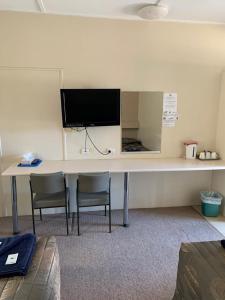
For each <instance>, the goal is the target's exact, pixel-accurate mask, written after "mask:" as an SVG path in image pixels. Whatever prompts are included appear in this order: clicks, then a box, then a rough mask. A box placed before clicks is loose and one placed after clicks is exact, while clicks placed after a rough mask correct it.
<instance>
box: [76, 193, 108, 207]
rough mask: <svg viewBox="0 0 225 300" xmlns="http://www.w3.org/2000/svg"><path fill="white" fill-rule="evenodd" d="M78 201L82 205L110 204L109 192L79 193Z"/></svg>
mask: <svg viewBox="0 0 225 300" xmlns="http://www.w3.org/2000/svg"><path fill="white" fill-rule="evenodd" d="M78 202H79V206H80V207H85V206H98V205H99V206H100V205H108V204H109V194H108V193H78Z"/></svg>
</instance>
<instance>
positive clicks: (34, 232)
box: [32, 207, 36, 235]
mask: <svg viewBox="0 0 225 300" xmlns="http://www.w3.org/2000/svg"><path fill="white" fill-rule="evenodd" d="M32 223H33V234H34V235H36V230H35V220H34V209H33V207H32Z"/></svg>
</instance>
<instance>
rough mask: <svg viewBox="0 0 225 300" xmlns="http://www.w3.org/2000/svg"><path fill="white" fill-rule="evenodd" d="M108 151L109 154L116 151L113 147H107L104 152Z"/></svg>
mask: <svg viewBox="0 0 225 300" xmlns="http://www.w3.org/2000/svg"><path fill="white" fill-rule="evenodd" d="M107 151H110V154H115V153H116V149H115V148H107V149H106V152H107Z"/></svg>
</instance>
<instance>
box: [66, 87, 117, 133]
mask: <svg viewBox="0 0 225 300" xmlns="http://www.w3.org/2000/svg"><path fill="white" fill-rule="evenodd" d="M60 93H61V106H62V121H63V127H64V128H67V127H88V126H112V125H120V89H61V90H60Z"/></svg>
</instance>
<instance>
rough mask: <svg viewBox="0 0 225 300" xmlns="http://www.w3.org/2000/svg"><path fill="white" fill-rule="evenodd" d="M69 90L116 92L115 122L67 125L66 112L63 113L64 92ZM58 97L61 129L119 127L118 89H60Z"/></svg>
mask: <svg viewBox="0 0 225 300" xmlns="http://www.w3.org/2000/svg"><path fill="white" fill-rule="evenodd" d="M69 90H77V91H81V90H95V91H97V90H99V91H100V90H101V91H102V90H113V91H117V92H118V94H119V101H118V103H116V105H117V116H116V120H115V121H109V122H107V121H104V122H94V123H93V122H82V123H73V124H72V123H70V124H68V123H67V122H66V111H65V95H64V91H69ZM60 95H61V109H62V123H63V128H73V127H74V128H76V127H95V126H119V125H120V89H60Z"/></svg>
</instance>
